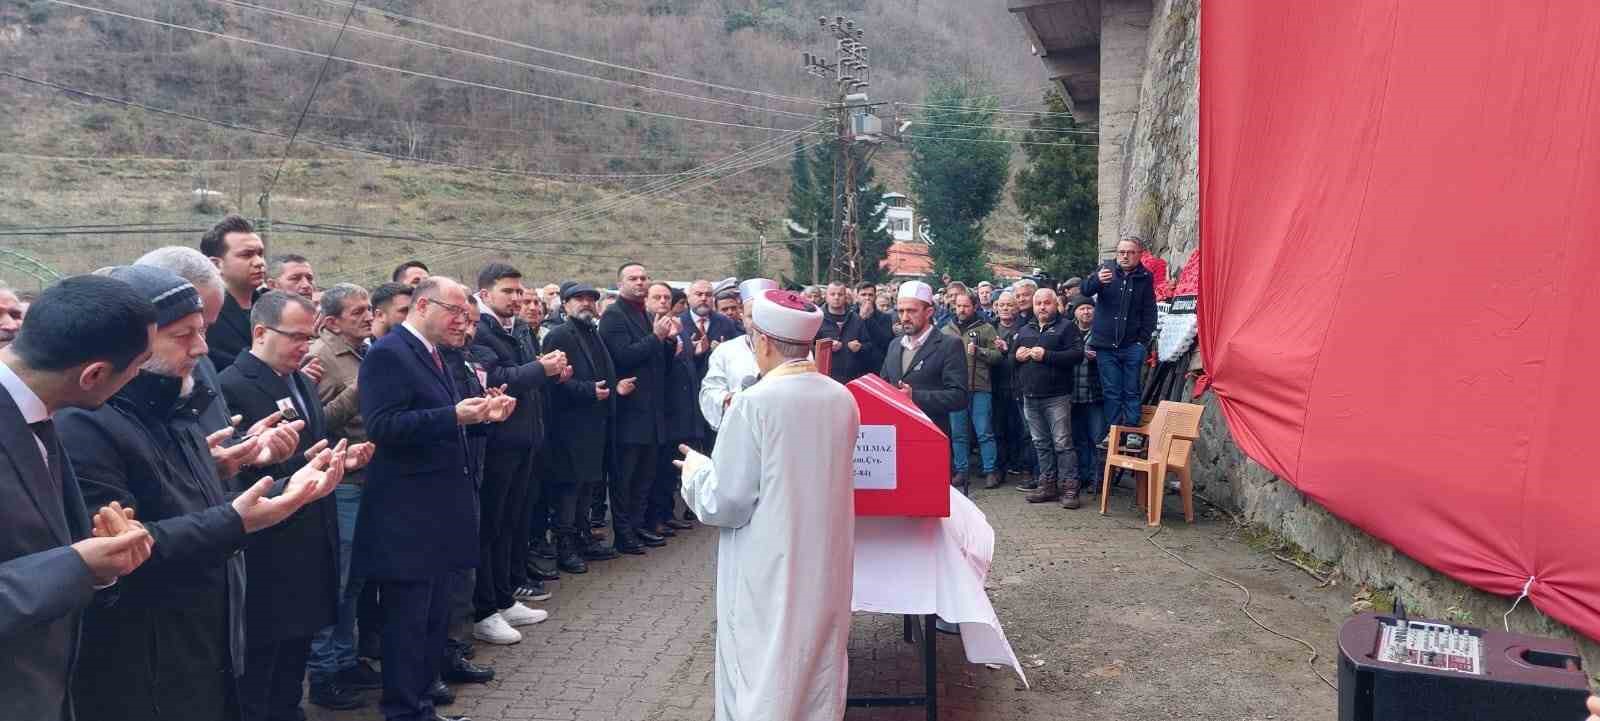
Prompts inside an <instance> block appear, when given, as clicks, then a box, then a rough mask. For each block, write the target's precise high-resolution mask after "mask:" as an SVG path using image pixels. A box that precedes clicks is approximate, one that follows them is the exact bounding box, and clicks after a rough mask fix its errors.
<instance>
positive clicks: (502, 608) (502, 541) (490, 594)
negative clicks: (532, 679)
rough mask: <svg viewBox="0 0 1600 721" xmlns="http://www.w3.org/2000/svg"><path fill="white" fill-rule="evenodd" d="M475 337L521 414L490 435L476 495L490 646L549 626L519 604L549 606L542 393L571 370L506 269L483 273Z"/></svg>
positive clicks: (476, 356) (477, 595)
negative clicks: (532, 556)
mask: <svg viewBox="0 0 1600 721" xmlns="http://www.w3.org/2000/svg"><path fill="white" fill-rule="evenodd" d="M476 302H477V308H478V311H479V312H478V317H477V336H476V338H475V339H474V340H473V341H472V345H471V350H470V353H471V355H472V358H473V360H474V361H476V362H477V363H478V364H479V365H481V366H482V367H483V369H484V373H485V375H486V376H487V378H486V380H485V385H486V386H488V387H490V388H497V387H500V386H505V392H506V393H507V394H508V395H510V396H511V397H513V398H516V399H517V410H516V412H514V413H512V414H511V417H510V418H507V419H506V420H505V422H504V423H496V424H494V425H493V426H491V427H490V428H488V436H489V437H488V446H487V448H486V449H485V453H484V459H483V489H482V490H481V491H480V492H479V494H478V509H479V513H480V515H479V518H478V543H479V555H478V570H477V576H476V585H477V588H476V590H475V591H474V594H473V603H474V605H475V606H476V610H475V611H474V613H473V616H474V618H473V620H474V621H475V622H476V625H475V626H474V627H473V630H472V633H473V636H474V637H475V638H477V639H478V640H480V641H483V642H485V643H493V644H502V645H505V644H512V643H517V642H518V641H521V640H522V634H521V633H520V632H518V631H517V630H516V629H517V628H519V627H522V626H529V625H532V624H535V623H539V622H540V621H542V620H544V614H543V613H536V612H534V609H530V608H528V607H527V606H524V605H522V604H521V603H519V602H518V601H517V597H518V594H519V592H520V593H521V595H522V596H523V597H524V598H527V599H528V600H533V601H543V600H545V599H546V598H549V595H548V592H546V591H545V589H544V584H543V583H542V582H540V580H539V579H538V578H528V576H527V571H526V570H525V566H526V564H527V561H528V535H529V526H530V520H531V519H530V514H531V513H532V509H533V507H534V506H535V505H536V504H537V501H538V496H539V494H540V493H542V492H543V490H544V484H543V481H544V479H542V478H538V477H536V475H535V468H534V457H535V456H536V455H537V454H538V452H539V449H540V447H541V446H543V445H544V398H543V393H544V389H545V388H546V387H547V386H548V385H549V384H550V383H552V382H553V381H552V380H551V379H552V377H555V378H559V377H560V375H561V372H562V371H564V370H566V366H567V361H566V358H565V357H563V356H562V355H561V354H559V353H551V354H549V355H548V356H546V357H543V358H541V357H539V356H538V355H536V353H537V349H536V348H535V347H534V345H533V343H532V339H531V336H530V335H528V334H527V332H526V328H527V324H526V323H524V322H523V321H522V319H520V318H518V317H517V311H519V310H521V308H522V304H523V302H524V290H523V287H522V273H521V272H519V271H518V270H517V269H516V268H513V267H511V266H510V265H507V264H505V263H490V264H488V265H486V266H484V268H483V270H482V271H481V272H479V273H478V295H477V298H476Z"/></svg>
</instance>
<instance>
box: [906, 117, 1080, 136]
mask: <svg viewBox="0 0 1600 721" xmlns="http://www.w3.org/2000/svg"><path fill="white" fill-rule="evenodd" d="M912 124H913V125H927V126H930V127H935V128H981V129H984V130H1020V131H1022V132H1025V133H1064V134H1069V135H1099V134H1100V133H1099V131H1096V130H1080V129H1077V128H1024V127H1021V126H1017V125H982V124H976V123H932V122H928V121H924V120H914V121H912Z"/></svg>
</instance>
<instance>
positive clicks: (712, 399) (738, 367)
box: [699, 278, 778, 430]
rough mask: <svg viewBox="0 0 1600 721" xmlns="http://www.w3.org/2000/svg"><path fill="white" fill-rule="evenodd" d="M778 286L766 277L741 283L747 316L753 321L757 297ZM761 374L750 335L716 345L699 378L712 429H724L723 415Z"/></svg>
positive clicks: (704, 411)
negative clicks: (735, 398)
mask: <svg viewBox="0 0 1600 721" xmlns="http://www.w3.org/2000/svg"><path fill="white" fill-rule="evenodd" d="M777 287H778V284H777V283H776V282H775V281H771V280H768V279H766V278H751V279H750V280H747V281H745V282H743V283H740V284H739V298H740V300H742V301H743V303H744V317H746V318H750V317H752V316H751V315H750V313H751V310H752V308H753V307H754V305H755V302H756V296H757V295H759V294H761V293H764V292H766V291H769V290H776V289H777ZM760 375H761V369H760V368H759V367H758V366H757V365H756V355H755V347H754V346H753V345H752V344H751V337H750V334H749V333H745V334H744V335H742V336H740V337H738V338H735V339H733V340H731V341H729V342H727V343H723V344H721V345H719V346H717V349H716V350H714V351H711V360H710V361H709V362H707V364H706V374H705V377H704V378H701V379H700V393H699V397H700V414H701V415H702V416H704V417H705V419H706V424H707V425H709V426H711V429H712V430H718V429H720V428H721V427H722V414H723V413H725V412H726V411H727V408H728V404H729V403H732V402H733V397H734V396H735V395H737V394H738V393H739V391H741V390H744V389H745V388H748V387H749V386H750V384H752V383H755V382H756V378H757V377H758V376H760Z"/></svg>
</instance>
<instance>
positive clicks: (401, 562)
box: [351, 277, 515, 721]
mask: <svg viewBox="0 0 1600 721" xmlns="http://www.w3.org/2000/svg"><path fill="white" fill-rule="evenodd" d="M474 310H475V309H474V307H473V305H472V300H471V298H470V296H469V295H468V293H467V289H466V288H464V287H463V286H461V284H459V283H456V282H455V281H453V280H450V279H449V278H442V277H430V278H428V279H426V280H423V281H422V282H421V283H420V284H418V285H417V290H416V293H415V294H414V295H413V299H412V309H411V312H410V314H409V315H408V316H407V318H406V321H405V322H404V323H402V324H401V325H400V327H399V328H398V329H396V330H395V331H393V332H391V333H390V334H388V335H386V336H384V337H382V338H380V339H378V342H376V343H374V344H373V345H372V349H371V350H370V351H368V352H367V357H366V360H365V361H363V362H362V364H361V375H360V376H359V378H358V380H357V387H358V388H360V391H359V392H360V394H361V417H362V418H363V419H364V420H365V421H366V425H367V437H368V438H369V439H371V440H372V441H373V442H374V443H376V444H377V451H376V452H375V453H374V455H373V458H372V462H371V463H370V464H369V465H368V466H367V485H366V488H365V489H364V490H365V492H364V494H363V495H362V498H361V515H360V520H359V521H358V522H357V524H356V537H355V547H354V548H353V549H352V557H351V573H353V574H355V575H358V576H360V577H362V578H366V579H368V580H369V581H370V582H372V583H374V584H376V585H377V587H378V591H379V594H380V595H381V596H382V597H383V614H384V623H383V699H382V701H381V703H380V707H381V709H382V711H383V714H384V717H385V718H387V719H390V721H431V720H432V719H436V718H438V715H437V714H436V713H435V712H434V705H433V700H432V698H431V696H430V694H429V691H430V690H431V689H432V688H433V684H434V681H435V680H436V679H437V678H438V677H439V672H440V665H441V661H442V659H443V657H444V654H445V635H446V631H447V626H448V624H449V618H450V590H451V583H452V580H453V574H454V572H456V571H459V570H461V569H467V568H473V567H475V566H477V564H478V528H477V522H476V519H475V514H476V506H477V493H476V491H475V489H474V488H473V481H472V471H471V469H470V468H469V463H471V460H470V459H469V457H468V455H467V450H466V446H467V440H466V432H467V428H468V427H470V426H474V425H478V424H481V423H484V422H489V421H494V420H500V419H503V418H504V417H505V416H506V415H509V414H510V411H511V408H512V407H514V405H515V400H513V399H511V398H510V397H509V396H506V397H503V398H504V399H505V401H506V402H505V403H502V402H500V401H499V400H491V399H488V398H465V399H463V398H461V396H460V393H459V391H457V390H456V385H455V383H454V382H453V381H452V380H451V378H450V375H449V374H448V373H447V372H446V371H445V366H444V361H443V359H442V357H441V356H440V354H439V348H440V347H441V346H443V347H461V346H464V345H465V344H466V333H467V328H468V326H470V325H472V323H473V321H474V320H475V319H476V317H477V314H476V313H475V312H474ZM497 416H498V417H497Z"/></svg>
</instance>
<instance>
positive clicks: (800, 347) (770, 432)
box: [679, 290, 861, 721]
mask: <svg viewBox="0 0 1600 721" xmlns="http://www.w3.org/2000/svg"><path fill="white" fill-rule="evenodd" d="M753 310H754V312H753V313H752V314H751V316H750V319H749V321H750V324H749V329H750V333H749V335H750V336H751V339H752V344H751V345H752V346H753V347H754V351H755V358H756V362H757V364H758V366H759V367H760V369H761V371H762V376H761V380H760V382H758V383H756V384H755V385H753V386H751V387H750V388H748V389H746V390H744V391H743V392H740V393H738V394H737V395H736V396H734V398H733V402H732V404H731V405H730V406H729V408H728V411H727V415H726V418H725V419H724V423H723V424H722V431H721V433H720V434H718V436H717V445H716V448H715V449H713V450H712V452H711V457H710V458H707V457H706V456H704V455H701V454H699V453H696V452H694V451H693V450H691V449H689V447H687V446H680V447H679V450H680V451H682V452H683V453H684V455H685V459H684V460H683V461H681V462H679V465H680V466H682V467H683V499H684V501H685V502H686V503H687V504H688V506H689V509H690V510H692V511H694V512H695V514H696V515H697V516H699V518H700V521H701V522H702V523H705V524H706V525H710V526H718V527H720V528H721V529H722V531H721V536H720V537H719V538H718V545H717V673H716V688H717V721H838V719H840V718H843V716H844V712H845V692H846V689H847V686H848V680H849V660H848V657H847V651H848V647H849V639H850V598H851V591H852V580H853V578H854V565H855V489H854V483H853V481H852V471H853V455H854V450H855V442H856V432H857V430H858V428H859V427H860V424H861V416H860V414H859V412H858V411H857V409H856V403H855V399H854V398H853V397H852V396H851V395H850V392H849V391H847V390H845V388H844V386H842V385H840V384H839V383H837V382H835V381H834V380H833V379H831V378H829V377H827V376H825V375H822V374H820V373H818V372H817V369H816V365H815V364H813V363H812V362H811V361H810V360H807V355H808V353H809V352H810V350H811V339H812V338H814V337H816V332H817V328H818V327H819V326H820V325H821V324H822V312H821V310H820V309H818V308H817V307H816V306H814V305H812V304H811V303H810V302H808V301H806V300H805V298H803V297H802V296H800V295H799V294H797V293H793V292H789V291H782V290H773V291H768V292H767V293H765V294H763V295H762V296H761V297H760V298H759V299H758V300H757V301H756V303H755V308H754V309H753ZM724 345H727V344H724Z"/></svg>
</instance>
